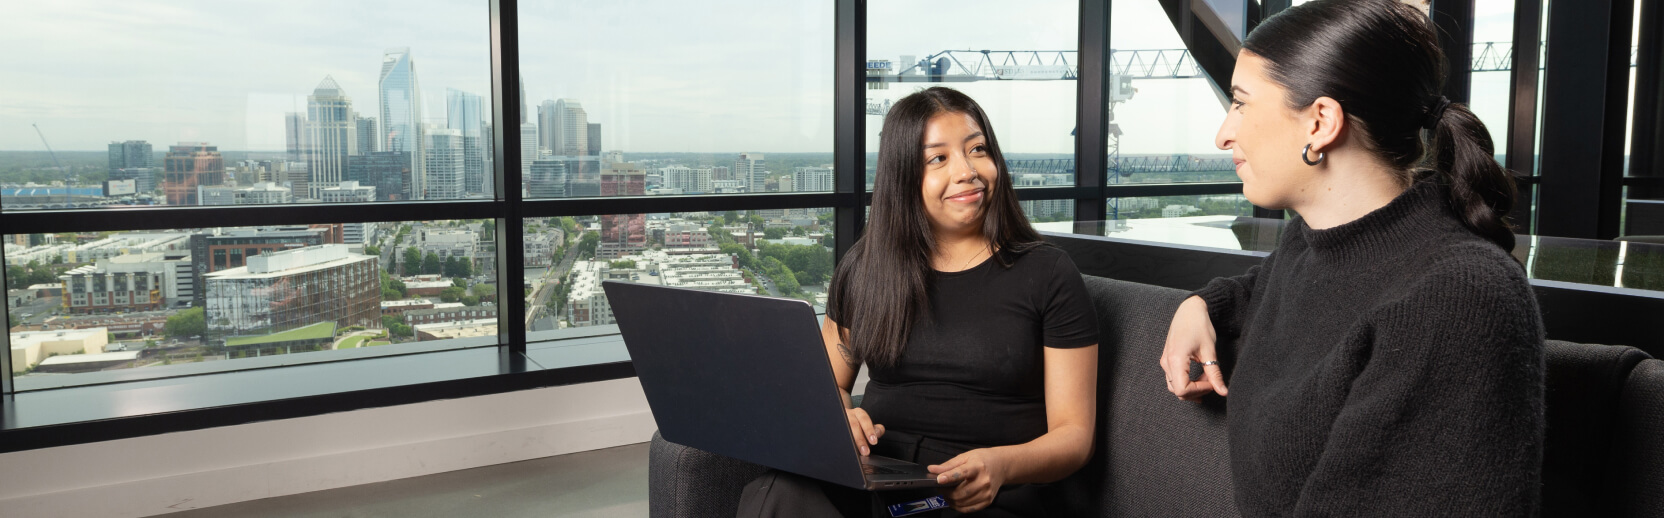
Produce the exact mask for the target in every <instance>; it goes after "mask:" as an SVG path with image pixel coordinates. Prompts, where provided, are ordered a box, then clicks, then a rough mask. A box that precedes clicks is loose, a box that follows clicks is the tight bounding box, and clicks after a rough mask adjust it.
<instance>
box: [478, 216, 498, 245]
mask: <svg viewBox="0 0 1664 518" xmlns="http://www.w3.org/2000/svg"><path fill="white" fill-rule="evenodd" d="M480 240H481V241H496V240H497V220H493V219H488V220H485V224H483V225H480Z"/></svg>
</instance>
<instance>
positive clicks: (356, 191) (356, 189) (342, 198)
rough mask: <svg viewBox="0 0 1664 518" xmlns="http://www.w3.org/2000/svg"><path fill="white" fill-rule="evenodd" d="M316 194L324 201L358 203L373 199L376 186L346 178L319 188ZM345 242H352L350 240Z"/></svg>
mask: <svg viewBox="0 0 1664 518" xmlns="http://www.w3.org/2000/svg"><path fill="white" fill-rule="evenodd" d="M318 194H319V199H322V200H323V201H324V203H360V202H366V201H375V199H376V188H375V186H373V185H365V184H361V183H358V182H357V181H354V180H347V181H343V182H341V183H339V184H336V185H334V186H330V187H325V188H322V189H319V190H318ZM346 242H347V243H352V241H346Z"/></svg>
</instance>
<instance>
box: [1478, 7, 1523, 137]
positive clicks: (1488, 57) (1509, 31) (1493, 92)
mask: <svg viewBox="0 0 1664 518" xmlns="http://www.w3.org/2000/svg"><path fill="white" fill-rule="evenodd" d="M1513 41H1514V0H1476V1H1475V2H1474V5H1473V75H1472V77H1471V79H1472V83H1471V85H1470V87H1469V90H1468V92H1469V95H1468V99H1469V102H1468V108H1469V109H1471V110H1473V113H1474V115H1478V116H1479V120H1480V122H1483V123H1485V129H1488V130H1490V131H1491V143H1492V144H1493V145H1494V146H1495V148H1496V159H1497V161H1498V162H1501V163H1507V153H1508V138H1509V136H1510V135H1508V110H1509V107H1510V103H1511V101H1512V100H1513V95H1512V90H1510V88H1509V87H1510V86H1511V84H1512V83H1511V82H1510V81H1511V77H1512V72H1511V70H1512V69H1513V63H1512V59H1511V57H1512V56H1513V49H1514V44H1513Z"/></svg>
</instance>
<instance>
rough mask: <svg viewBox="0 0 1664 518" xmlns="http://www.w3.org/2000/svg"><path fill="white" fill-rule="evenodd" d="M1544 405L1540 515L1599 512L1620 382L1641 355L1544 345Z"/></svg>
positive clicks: (1636, 351)
mask: <svg viewBox="0 0 1664 518" xmlns="http://www.w3.org/2000/svg"><path fill="white" fill-rule="evenodd" d="M1543 353H1544V356H1545V357H1546V360H1547V363H1548V365H1547V367H1548V371H1547V373H1546V378H1545V380H1544V381H1545V382H1546V384H1547V391H1546V393H1545V396H1546V400H1545V401H1544V406H1545V411H1546V412H1547V415H1546V416H1545V417H1546V420H1547V430H1546V431H1547V440H1546V442H1545V444H1544V445H1543V514H1544V515H1545V516H1571V515H1578V514H1583V513H1587V512H1590V511H1592V510H1595V509H1601V508H1602V505H1603V504H1602V502H1601V498H1600V495H1601V493H1602V492H1603V491H1604V490H1605V482H1604V480H1605V479H1606V475H1607V472H1608V471H1609V470H1611V469H1612V467H1611V466H1609V465H1607V462H1606V460H1607V458H1608V452H1609V451H1610V450H1611V448H1612V447H1613V443H1612V435H1613V433H1614V431H1615V427H1616V426H1617V424H1618V402H1619V397H1620V396H1621V395H1622V393H1623V390H1624V384H1625V381H1626V380H1628V378H1629V374H1630V371H1631V370H1633V369H1634V368H1635V365H1636V364H1637V363H1640V362H1641V360H1644V359H1646V358H1647V355H1646V353H1643V352H1641V351H1640V350H1639V349H1635V348H1633V347H1621V346H1610V345H1588V344H1578V343H1571V342H1562V341H1559V340H1549V341H1548V343H1547V344H1545V347H1544V350H1543Z"/></svg>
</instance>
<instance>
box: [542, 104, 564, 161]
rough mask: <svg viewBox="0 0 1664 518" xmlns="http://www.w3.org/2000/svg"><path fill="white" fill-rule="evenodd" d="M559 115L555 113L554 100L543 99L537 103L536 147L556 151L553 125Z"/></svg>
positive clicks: (551, 151) (556, 123) (555, 123)
mask: <svg viewBox="0 0 1664 518" xmlns="http://www.w3.org/2000/svg"><path fill="white" fill-rule="evenodd" d="M557 120H559V117H558V116H556V115H555V102H554V101H547V100H546V101H543V103H542V104H539V105H537V147H539V148H542V149H547V150H549V152H550V153H557V151H556V148H557V146H555V144H554V140H555V126H556V125H558V122H556V121H557Z"/></svg>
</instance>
